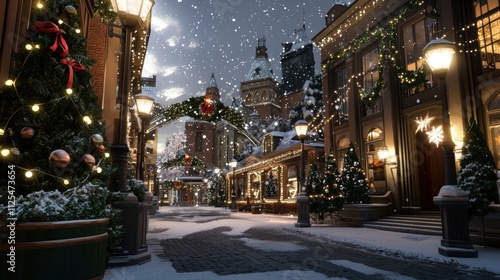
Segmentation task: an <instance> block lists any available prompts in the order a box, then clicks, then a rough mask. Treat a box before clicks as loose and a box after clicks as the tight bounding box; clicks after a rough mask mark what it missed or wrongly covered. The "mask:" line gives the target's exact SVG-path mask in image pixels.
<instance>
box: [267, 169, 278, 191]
mask: <svg viewBox="0 0 500 280" xmlns="http://www.w3.org/2000/svg"><path fill="white" fill-rule="evenodd" d="M277 193H278V190H277V188H276V181H275V180H274V176H273V171H272V170H271V171H269V179H267V181H266V194H265V195H266V197H276V196H277Z"/></svg>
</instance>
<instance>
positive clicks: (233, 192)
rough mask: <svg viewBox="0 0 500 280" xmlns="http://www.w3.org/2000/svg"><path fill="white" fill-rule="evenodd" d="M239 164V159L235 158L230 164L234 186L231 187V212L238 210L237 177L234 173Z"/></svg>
mask: <svg viewBox="0 0 500 280" xmlns="http://www.w3.org/2000/svg"><path fill="white" fill-rule="evenodd" d="M237 165H238V161H236V160H235V159H234V158H233V159H232V160H231V161H230V162H229V166H230V167H231V168H232V169H233V186H232V188H231V212H236V211H237V210H236V177H235V175H234V171H235V170H236V166H237Z"/></svg>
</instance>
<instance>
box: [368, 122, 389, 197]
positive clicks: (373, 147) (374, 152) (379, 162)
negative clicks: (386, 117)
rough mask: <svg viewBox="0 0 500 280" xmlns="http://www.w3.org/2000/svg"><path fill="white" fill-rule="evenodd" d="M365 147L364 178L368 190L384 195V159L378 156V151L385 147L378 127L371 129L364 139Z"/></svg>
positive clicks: (382, 133)
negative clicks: (366, 179) (367, 184)
mask: <svg viewBox="0 0 500 280" xmlns="http://www.w3.org/2000/svg"><path fill="white" fill-rule="evenodd" d="M365 145H366V170H367V172H366V177H367V178H368V183H369V185H370V189H371V191H372V192H374V193H377V194H378V193H380V194H382V193H385V191H386V182H385V159H381V158H379V156H378V152H379V150H381V149H383V148H384V147H385V144H384V132H383V131H382V129H380V128H379V127H373V128H371V129H370V130H369V131H368V133H367V134H366V137H365Z"/></svg>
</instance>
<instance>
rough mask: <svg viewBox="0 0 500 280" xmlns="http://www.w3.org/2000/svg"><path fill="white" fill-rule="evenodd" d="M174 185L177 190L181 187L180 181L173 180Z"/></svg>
mask: <svg viewBox="0 0 500 280" xmlns="http://www.w3.org/2000/svg"><path fill="white" fill-rule="evenodd" d="M174 187H175V188H176V189H178V190H179V189H180V188H181V182H179V181H175V182H174Z"/></svg>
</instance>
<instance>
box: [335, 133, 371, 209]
mask: <svg viewBox="0 0 500 280" xmlns="http://www.w3.org/2000/svg"><path fill="white" fill-rule="evenodd" d="M340 178H341V179H340V181H341V185H340V189H341V190H342V192H343V193H344V199H345V200H344V201H345V203H348V204H357V203H369V202H370V197H369V196H368V189H369V188H368V184H367V181H366V177H365V174H364V172H363V169H361V164H360V162H359V159H358V156H357V155H356V152H355V149H354V145H353V144H352V143H349V149H348V150H347V153H346V154H345V157H344V166H343V168H342V174H341V176H340Z"/></svg>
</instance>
